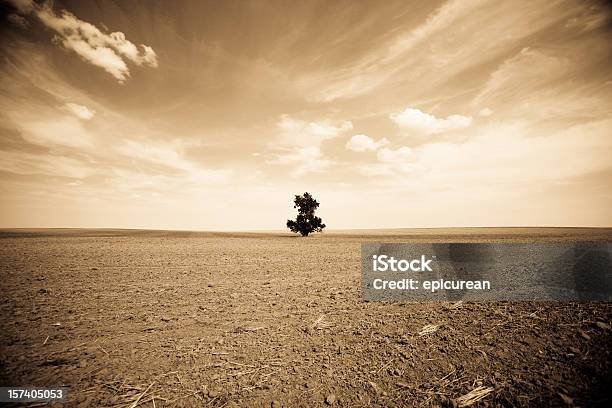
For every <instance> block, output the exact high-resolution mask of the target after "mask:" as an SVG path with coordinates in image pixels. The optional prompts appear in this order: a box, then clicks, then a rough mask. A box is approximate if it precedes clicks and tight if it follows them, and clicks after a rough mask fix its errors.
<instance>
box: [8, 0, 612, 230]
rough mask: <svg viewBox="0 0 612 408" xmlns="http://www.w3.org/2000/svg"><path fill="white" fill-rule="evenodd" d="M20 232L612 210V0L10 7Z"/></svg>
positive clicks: (457, 219)
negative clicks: (302, 217) (301, 201)
mask: <svg viewBox="0 0 612 408" xmlns="http://www.w3.org/2000/svg"><path fill="white" fill-rule="evenodd" d="M0 17H1V21H2V22H1V24H0V191H1V199H0V228H15V227H26V228H30V227H92V228H154V229H183V230H259V229H283V228H284V227H285V222H286V220H287V219H288V218H291V217H293V216H294V213H295V209H294V208H293V203H292V199H293V196H294V195H295V194H301V193H303V192H305V191H308V192H310V193H311V194H313V195H314V197H315V198H316V199H317V200H318V201H319V202H320V203H321V206H320V209H319V215H320V216H321V217H322V218H323V221H324V222H325V223H326V224H327V227H328V228H329V229H347V228H409V227H466V226H472V227H477V226H599V227H601V226H612V211H611V210H610V209H611V208H612V160H611V159H612V70H611V69H610V67H611V66H612V41H610V39H611V38H612V35H611V34H612V9H611V8H610V7H609V6H607V5H606V4H605V3H603V2H602V3H599V2H588V1H550V0H545V1H533V0H526V1H521V0H517V1H512V2H499V1H471V0H460V1H453V0H450V1H427V2H423V1H412V2H409V1H405V0H399V1H393V0H389V1H384V2H380V1H359V2H355V1H325V0H324V1H311V0H306V1H300V2H289V1H281V0H279V1H231V0H228V1H223V2H219V1H199V0H197V1H183V0H180V1H97V2H93V1H92V2H82V1H81V2H80V1H55V2H52V3H51V2H32V1H30V0H9V1H6V0H3V2H2V3H0Z"/></svg>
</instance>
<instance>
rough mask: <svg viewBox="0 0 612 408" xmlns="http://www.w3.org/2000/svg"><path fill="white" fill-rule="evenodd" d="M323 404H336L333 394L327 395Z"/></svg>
mask: <svg viewBox="0 0 612 408" xmlns="http://www.w3.org/2000/svg"><path fill="white" fill-rule="evenodd" d="M325 403H326V404H327V405H334V404H335V403H336V396H335V395H334V394H329V395H328V396H327V397H325Z"/></svg>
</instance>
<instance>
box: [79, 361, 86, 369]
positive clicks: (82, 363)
mask: <svg viewBox="0 0 612 408" xmlns="http://www.w3.org/2000/svg"><path fill="white" fill-rule="evenodd" d="M85 367H87V361H85V360H79V368H85Z"/></svg>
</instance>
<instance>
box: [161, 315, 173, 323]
mask: <svg viewBox="0 0 612 408" xmlns="http://www.w3.org/2000/svg"><path fill="white" fill-rule="evenodd" d="M170 320H172V318H170V317H168V316H162V318H161V321H162V322H169V321H170Z"/></svg>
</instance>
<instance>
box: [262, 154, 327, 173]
mask: <svg viewBox="0 0 612 408" xmlns="http://www.w3.org/2000/svg"><path fill="white" fill-rule="evenodd" d="M267 163H269V164H293V165H295V167H294V169H293V170H292V171H291V175H292V176H293V177H297V176H301V175H304V174H307V173H313V172H321V171H323V170H325V169H327V168H328V167H329V166H330V165H331V164H333V161H331V160H328V159H325V158H324V157H323V154H322V153H321V150H320V149H319V148H318V147H316V146H310V147H303V148H300V149H295V150H290V151H288V152H287V153H284V154H277V155H276V157H275V158H274V159H273V160H268V161H267Z"/></svg>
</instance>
